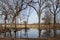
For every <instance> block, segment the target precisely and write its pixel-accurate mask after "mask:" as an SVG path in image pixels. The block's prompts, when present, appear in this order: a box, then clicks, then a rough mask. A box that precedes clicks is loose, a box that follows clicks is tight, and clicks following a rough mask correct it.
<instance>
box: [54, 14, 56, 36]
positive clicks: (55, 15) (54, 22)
mask: <svg viewBox="0 0 60 40" xmlns="http://www.w3.org/2000/svg"><path fill="white" fill-rule="evenodd" d="M55 24H56V15H55V14H54V37H56V29H55Z"/></svg>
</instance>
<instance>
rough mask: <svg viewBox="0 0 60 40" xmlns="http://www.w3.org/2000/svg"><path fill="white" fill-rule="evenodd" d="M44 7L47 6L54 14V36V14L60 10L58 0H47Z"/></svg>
mask: <svg viewBox="0 0 60 40" xmlns="http://www.w3.org/2000/svg"><path fill="white" fill-rule="evenodd" d="M45 7H47V8H49V11H50V12H51V13H52V14H53V16H54V36H55V37H56V30H55V24H56V15H57V14H58V13H59V12H60V4H59V0H48V1H47V3H46V6H45ZM51 8H53V9H51Z"/></svg>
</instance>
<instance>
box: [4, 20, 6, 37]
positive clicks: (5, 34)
mask: <svg viewBox="0 0 60 40" xmlns="http://www.w3.org/2000/svg"><path fill="white" fill-rule="evenodd" d="M4 30H5V37H6V20H5V29H4Z"/></svg>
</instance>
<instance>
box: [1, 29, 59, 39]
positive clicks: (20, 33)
mask: <svg viewBox="0 0 60 40" xmlns="http://www.w3.org/2000/svg"><path fill="white" fill-rule="evenodd" d="M14 31H15V30H14V29H12V30H11V35H12V38H14V37H15V33H14ZM56 32H57V34H60V30H56ZM46 33H47V31H46V29H42V30H41V38H46V37H53V36H54V32H53V29H51V32H50V33H49V34H46ZM38 36H39V30H38V29H33V28H30V29H29V30H28V31H27V32H26V33H25V30H24V29H22V30H20V31H16V38H38ZM0 37H2V38H4V33H1V34H0ZM6 37H11V36H10V32H6Z"/></svg>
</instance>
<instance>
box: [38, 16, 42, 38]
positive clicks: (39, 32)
mask: <svg viewBox="0 0 60 40" xmlns="http://www.w3.org/2000/svg"><path fill="white" fill-rule="evenodd" d="M38 26H39V37H40V32H41V30H40V16H39V24H38Z"/></svg>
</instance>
